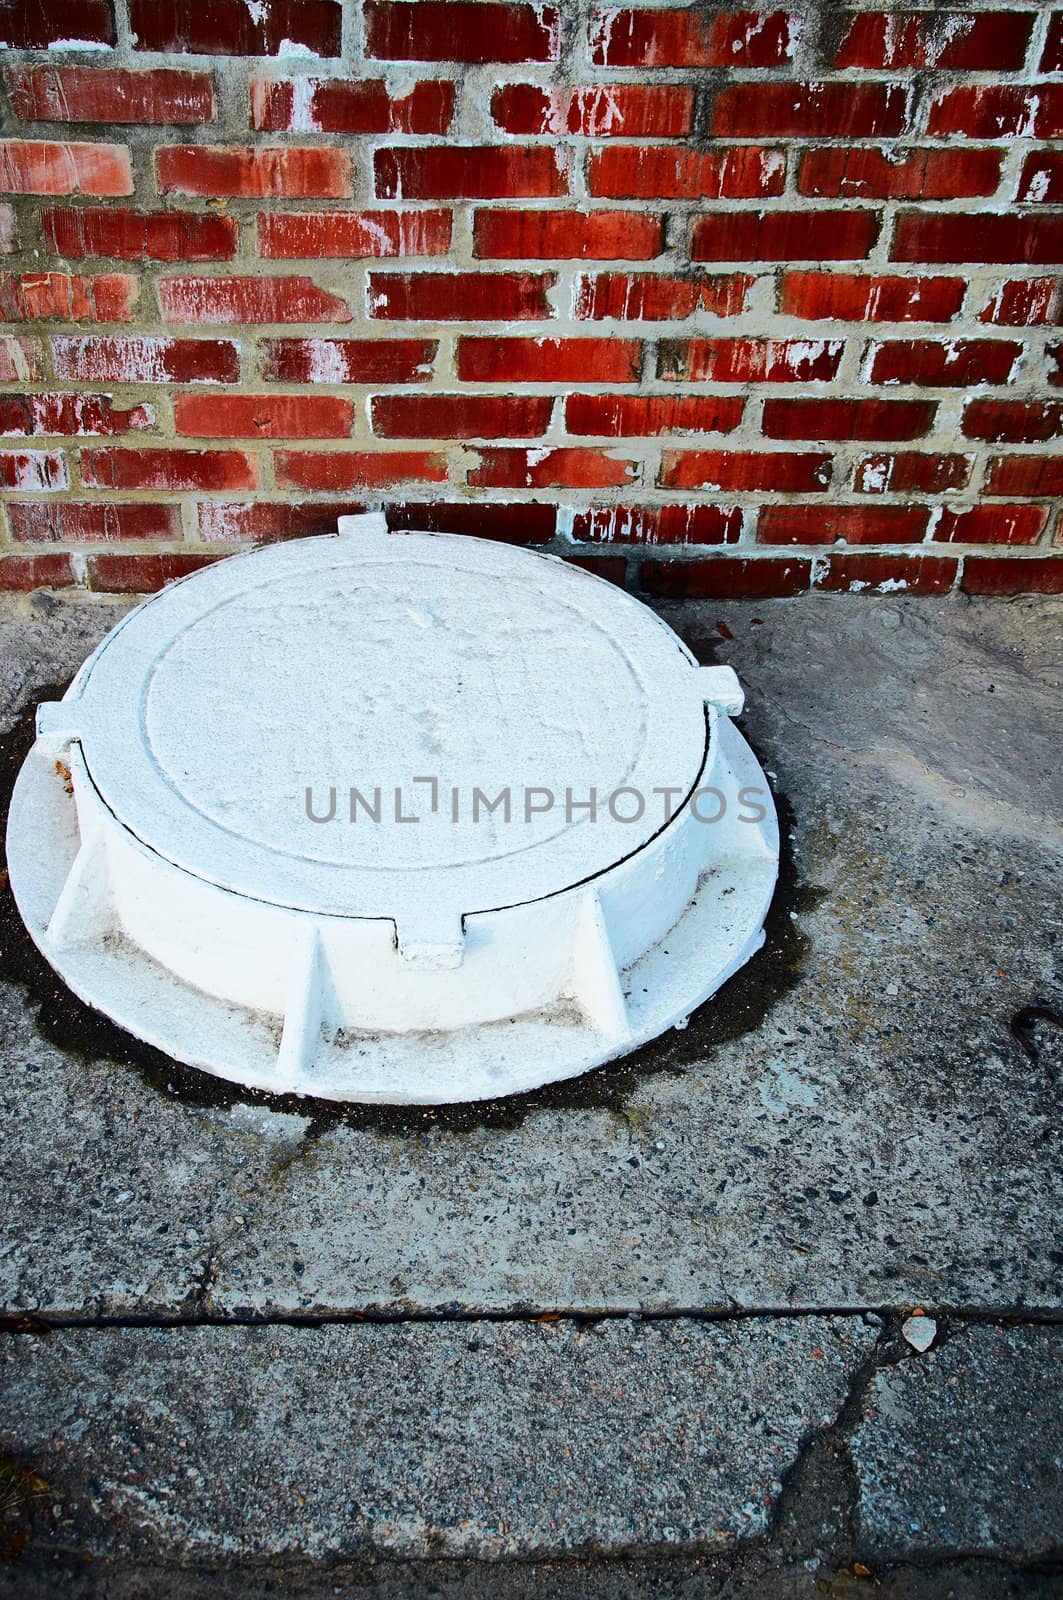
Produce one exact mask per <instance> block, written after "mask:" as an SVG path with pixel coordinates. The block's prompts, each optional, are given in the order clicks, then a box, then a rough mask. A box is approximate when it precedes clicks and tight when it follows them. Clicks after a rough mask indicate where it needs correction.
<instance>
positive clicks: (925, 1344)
mask: <svg viewBox="0 0 1063 1600" xmlns="http://www.w3.org/2000/svg"><path fill="white" fill-rule="evenodd" d="M937 1331H938V1325H937V1323H936V1322H935V1321H934V1319H933V1317H922V1316H919V1317H907V1318H906V1319H905V1321H904V1323H903V1325H902V1327H901V1332H902V1333H903V1334H904V1337H905V1338H906V1339H907V1341H908V1343H909V1344H910V1345H911V1347H912V1349H913V1350H918V1352H919V1354H920V1355H922V1354H923V1352H924V1350H929V1349H930V1346H931V1345H932V1344H933V1342H934V1340H935V1339H936V1338H937Z"/></svg>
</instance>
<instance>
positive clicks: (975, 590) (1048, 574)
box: [960, 555, 1063, 595]
mask: <svg viewBox="0 0 1063 1600" xmlns="http://www.w3.org/2000/svg"><path fill="white" fill-rule="evenodd" d="M960 588H961V589H962V590H963V591H964V593H965V594H993V595H1010V594H1063V555H1058V556H968V557H967V559H966V561H965V562H964V564H963V579H962V582H961V584H960Z"/></svg>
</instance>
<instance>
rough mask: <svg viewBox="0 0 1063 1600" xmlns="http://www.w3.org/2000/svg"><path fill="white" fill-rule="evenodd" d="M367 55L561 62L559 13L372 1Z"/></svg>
mask: <svg viewBox="0 0 1063 1600" xmlns="http://www.w3.org/2000/svg"><path fill="white" fill-rule="evenodd" d="M365 33H366V54H367V55H369V56H371V57H373V58H375V59H377V60H381V61H473V62H475V61H556V60H557V58H558V52H559V45H560V36H559V19H558V14H557V10H556V9H555V7H553V6H548V5H522V4H518V3H515V0H514V3H508V0H506V3H503V0H500V3H498V4H495V5H492V6H490V7H485V6H483V5H480V4H468V3H466V0H417V3H415V4H411V3H406V4H403V3H401V0H367V4H366V6H365Z"/></svg>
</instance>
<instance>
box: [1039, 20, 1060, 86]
mask: <svg viewBox="0 0 1063 1600" xmlns="http://www.w3.org/2000/svg"><path fill="white" fill-rule="evenodd" d="M1040 70H1041V71H1042V72H1063V11H1053V13H1052V15H1051V17H1050V18H1049V19H1048V32H1047V33H1046V34H1045V47H1044V50H1043V51H1042V52H1041V61H1040Z"/></svg>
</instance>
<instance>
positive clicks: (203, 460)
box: [81, 446, 258, 490]
mask: <svg viewBox="0 0 1063 1600" xmlns="http://www.w3.org/2000/svg"><path fill="white" fill-rule="evenodd" d="M81 481H82V482H83V483H84V484H85V485H86V486H87V487H88V488H90V489H173V490H177V489H208V490H209V489H254V488H255V487H256V486H257V484H258V474H257V470H256V466H255V461H254V458H253V457H252V456H249V455H245V454H244V452H243V451H242V450H167V449H150V450H145V449H138V450H128V449H124V448H122V447H120V446H116V447H111V448H104V449H101V450H82V452H81Z"/></svg>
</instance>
